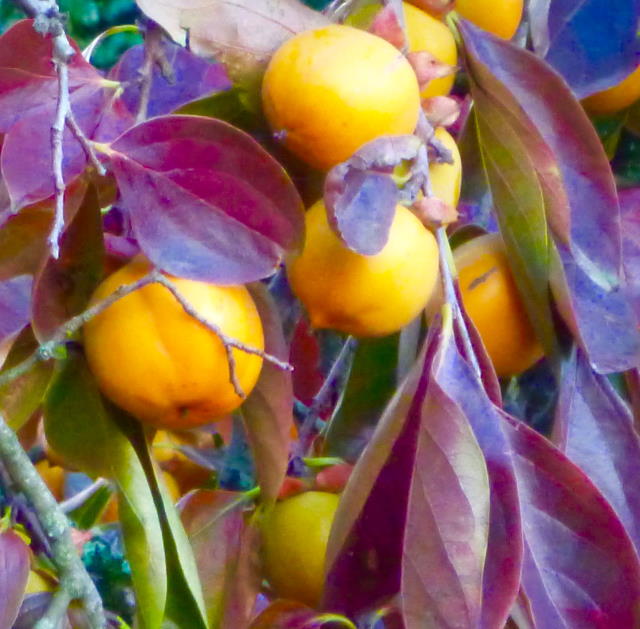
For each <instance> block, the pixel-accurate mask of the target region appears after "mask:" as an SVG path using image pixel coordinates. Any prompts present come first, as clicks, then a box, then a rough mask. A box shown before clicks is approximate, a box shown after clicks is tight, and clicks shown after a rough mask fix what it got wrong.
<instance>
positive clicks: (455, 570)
mask: <svg viewBox="0 0 640 629" xmlns="http://www.w3.org/2000/svg"><path fill="white" fill-rule="evenodd" d="M453 343H454V340H453V334H452V329H451V325H450V323H449V325H448V327H446V328H445V329H444V330H442V329H440V328H438V326H437V325H436V326H432V328H431V330H430V333H429V337H428V339H427V342H426V346H425V350H424V351H423V354H422V356H421V358H420V359H419V361H418V363H417V364H416V367H415V368H414V369H413V370H412V372H411V373H410V375H409V377H408V379H407V381H406V382H405V384H404V385H403V386H402V388H401V390H400V391H399V392H398V393H397V394H396V396H395V398H394V400H393V401H392V403H391V404H390V406H389V408H388V409H387V411H386V412H385V414H384V416H383V417H382V419H381V421H380V424H379V426H378V428H377V429H376V432H375V433H374V436H373V438H372V440H371V442H370V443H369V445H368V446H367V448H366V449H365V451H364V453H363V454H362V456H361V458H360V459H359V461H358V463H357V464H356V466H355V468H354V471H353V474H352V476H351V478H350V480H349V483H348V485H347V487H346V489H345V491H344V493H343V498H342V500H341V502H340V506H339V507H338V512H337V514H336V520H335V524H334V528H333V529H332V533H331V538H330V541H329V550H328V552H327V564H328V565H329V566H330V569H329V573H328V577H327V586H326V592H325V600H324V604H325V605H326V606H327V607H328V608H329V609H338V610H339V611H341V612H343V613H346V614H347V615H350V616H356V615H359V614H362V613H363V612H366V611H368V610H372V609H374V608H375V607H377V606H379V605H381V604H383V603H384V602H385V600H386V599H388V598H389V597H393V596H395V595H398V598H397V604H398V606H400V607H401V609H402V612H403V615H404V621H405V623H406V626H407V627H424V626H425V622H427V624H429V625H434V626H439V627H460V628H462V627H469V628H471V627H473V628H474V629H475V628H477V627H478V623H479V621H480V615H481V602H482V574H483V565H484V559H485V552H486V544H487V535H488V530H489V482H488V479H487V469H486V466H485V462H484V459H483V457H482V454H481V452H480V449H479V447H478V443H477V442H476V440H475V437H474V435H473V433H472V430H471V426H470V425H469V423H468V421H467V418H466V416H465V414H464V412H463V410H462V409H461V407H460V406H459V405H458V404H457V403H456V401H454V400H453V399H451V398H450V397H449V396H448V395H447V394H446V393H445V391H444V390H443V388H442V386H441V382H442V380H443V379H446V378H448V377H449V376H448V374H447V373H446V354H447V352H448V351H449V349H450V348H453V347H454V345H453ZM372 522H375V523H376V526H371V523H372Z"/></svg>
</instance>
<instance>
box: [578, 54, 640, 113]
mask: <svg viewBox="0 0 640 629" xmlns="http://www.w3.org/2000/svg"><path fill="white" fill-rule="evenodd" d="M639 98H640V66H638V67H637V68H636V69H635V70H634V71H633V72H632V73H631V74H630V75H629V76H627V78H626V79H624V80H623V81H621V82H620V83H618V84H617V85H614V86H613V87H610V88H609V89H607V90H603V91H602V92H597V93H596V94H592V95H591V96H589V97H588V98H585V99H584V100H583V101H582V104H583V105H584V108H585V109H586V110H587V111H588V112H589V113H592V114H596V115H607V114H615V113H616V112H618V111H621V110H622V109H626V108H627V107H629V105H633V103H635V102H636V101H637V100H638V99H639Z"/></svg>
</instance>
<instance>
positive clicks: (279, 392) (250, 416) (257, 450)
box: [241, 283, 293, 503]
mask: <svg viewBox="0 0 640 629" xmlns="http://www.w3.org/2000/svg"><path fill="white" fill-rule="evenodd" d="M251 295H252V296H253V299H254V301H255V302H256V306H257V307H258V312H259V314H260V320H261V321H262V325H263V328H264V332H265V351H267V352H268V353H270V354H272V355H274V356H276V357H278V358H280V359H281V360H286V359H287V355H288V353H289V350H288V347H287V344H286V341H285V339H284V334H283V332H282V323H281V321H280V316H279V314H278V310H277V309H276V305H275V303H274V302H273V299H272V298H271V296H270V295H269V292H268V291H267V289H266V288H265V287H264V286H263V285H262V284H257V283H256V284H254V285H252V286H251ZM241 412H242V418H243V420H244V425H245V428H246V431H247V438H248V440H249V444H250V446H251V450H252V452H253V461H254V465H255V468H256V475H257V477H258V484H259V485H260V495H261V498H262V500H263V501H266V502H267V503H268V502H269V501H272V500H275V499H276V497H277V496H278V492H279V491H280V488H281V485H282V482H283V480H284V478H285V474H286V472H287V463H288V461H289V445H290V443H291V427H292V426H293V384H292V381H291V372H289V371H283V370H282V369H279V368H278V367H276V366H275V365H273V364H272V363H269V362H265V363H264V364H263V365H262V371H261V373H260V378H259V380H258V383H257V384H256V386H255V388H254V390H253V391H252V392H251V395H249V397H248V398H247V400H246V401H245V402H244V404H243V405H242V408H241Z"/></svg>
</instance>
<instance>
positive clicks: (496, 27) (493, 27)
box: [455, 0, 524, 39]
mask: <svg viewBox="0 0 640 629" xmlns="http://www.w3.org/2000/svg"><path fill="white" fill-rule="evenodd" d="M523 8H524V2H523V0H456V4H455V10H456V11H457V13H458V14H459V15H461V16H462V17H463V18H465V19H467V20H469V21H470V22H473V23H474V24H475V25H476V26H479V27H480V28H483V29H484V30H485V31H489V33H493V34H494V35H497V36H498V37H502V39H511V38H512V37H513V36H514V35H515V33H516V31H517V30H518V26H520V21H521V20H522V11H523Z"/></svg>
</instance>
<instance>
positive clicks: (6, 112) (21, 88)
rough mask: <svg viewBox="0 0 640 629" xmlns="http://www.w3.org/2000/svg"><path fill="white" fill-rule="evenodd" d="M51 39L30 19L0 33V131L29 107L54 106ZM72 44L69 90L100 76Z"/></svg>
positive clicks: (3, 130) (49, 107)
mask: <svg viewBox="0 0 640 629" xmlns="http://www.w3.org/2000/svg"><path fill="white" fill-rule="evenodd" d="M51 41H52V40H51V37H43V36H42V35H40V34H39V33H37V32H36V31H35V29H34V28H33V20H22V21H20V22H17V23H16V24H14V25H13V26H12V27H11V28H10V29H9V30H8V31H6V32H5V33H4V34H3V35H2V36H1V37H0V133H6V132H7V130H8V129H9V127H11V125H12V124H13V123H15V122H16V121H17V120H19V119H21V118H22V117H23V116H24V115H25V114H27V113H29V111H30V110H32V109H37V110H42V109H47V110H51V109H53V108H54V107H55V104H56V101H57V90H58V78H57V74H56V71H55V67H54V65H53V61H52V45H51ZM72 45H73V42H72ZM74 48H75V49H76V51H77V52H76V54H75V55H74V56H73V58H72V59H71V61H70V62H69V91H70V92H71V93H73V92H74V91H75V90H76V89H77V88H79V87H81V86H82V85H84V84H85V83H86V82H89V81H96V80H100V79H101V78H102V77H100V75H99V74H98V72H97V71H96V69H95V68H94V67H93V66H92V65H90V64H89V63H88V62H87V61H85V60H84V58H83V57H82V55H81V54H80V53H79V51H78V48H77V47H76V46H74Z"/></svg>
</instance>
